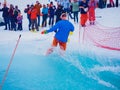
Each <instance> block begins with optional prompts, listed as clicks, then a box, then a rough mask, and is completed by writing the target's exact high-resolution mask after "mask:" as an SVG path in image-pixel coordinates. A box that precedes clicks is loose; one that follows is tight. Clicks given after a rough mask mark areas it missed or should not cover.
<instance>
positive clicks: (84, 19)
mask: <svg viewBox="0 0 120 90" xmlns="http://www.w3.org/2000/svg"><path fill="white" fill-rule="evenodd" d="M80 19H81V22H80V24H81V25H85V23H86V22H87V19H88V15H87V14H81V17H80Z"/></svg>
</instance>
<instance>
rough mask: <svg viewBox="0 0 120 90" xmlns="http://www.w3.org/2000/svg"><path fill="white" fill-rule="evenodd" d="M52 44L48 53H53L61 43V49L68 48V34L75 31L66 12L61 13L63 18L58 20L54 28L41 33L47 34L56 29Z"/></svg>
mask: <svg viewBox="0 0 120 90" xmlns="http://www.w3.org/2000/svg"><path fill="white" fill-rule="evenodd" d="M56 30H57V32H56V33H55V36H54V39H53V42H52V46H51V48H50V49H48V51H47V53H46V55H48V54H51V53H52V52H53V50H54V48H55V47H57V45H58V44H59V46H60V49H61V50H62V51H65V50H66V46H67V41H68V36H69V33H70V32H73V31H74V26H73V24H72V23H71V22H69V21H68V20H67V15H66V13H62V14H61V20H60V21H59V22H57V23H56V24H55V25H54V26H53V27H52V28H50V29H49V30H44V31H42V32H41V34H47V33H50V32H53V31H56Z"/></svg>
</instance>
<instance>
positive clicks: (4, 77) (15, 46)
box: [0, 34, 21, 90]
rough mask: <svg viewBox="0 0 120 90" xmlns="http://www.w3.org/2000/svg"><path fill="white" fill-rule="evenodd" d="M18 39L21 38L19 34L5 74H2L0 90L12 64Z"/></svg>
mask: <svg viewBox="0 0 120 90" xmlns="http://www.w3.org/2000/svg"><path fill="white" fill-rule="evenodd" d="M20 38H21V34H20V35H19V38H18V40H17V44H16V46H15V48H14V51H13V53H12V56H11V59H10V62H9V64H8V67H7V69H6V72H5V74H4V77H3V79H2V82H1V85H0V90H2V87H3V85H4V82H5V80H6V77H7V75H8V71H9V69H10V65H11V64H12V61H13V58H14V55H15V52H16V49H17V47H18V44H19V41H20Z"/></svg>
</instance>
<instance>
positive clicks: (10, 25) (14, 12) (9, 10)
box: [0, 3, 23, 31]
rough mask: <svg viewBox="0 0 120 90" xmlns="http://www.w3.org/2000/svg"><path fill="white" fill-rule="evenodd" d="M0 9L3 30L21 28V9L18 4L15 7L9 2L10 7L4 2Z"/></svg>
mask: <svg viewBox="0 0 120 90" xmlns="http://www.w3.org/2000/svg"><path fill="white" fill-rule="evenodd" d="M0 11H2V12H3V14H2V17H3V20H4V24H5V29H4V30H14V31H16V30H20V31H21V30H23V28H22V19H23V16H22V15H21V11H20V10H19V8H18V6H17V5H16V6H15V7H14V6H13V5H12V4H10V7H8V6H7V4H6V3H4V4H3V8H0Z"/></svg>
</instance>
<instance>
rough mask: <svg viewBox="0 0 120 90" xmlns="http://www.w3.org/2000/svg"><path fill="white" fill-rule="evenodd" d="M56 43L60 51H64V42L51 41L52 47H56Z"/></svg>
mask: <svg viewBox="0 0 120 90" xmlns="http://www.w3.org/2000/svg"><path fill="white" fill-rule="evenodd" d="M58 43H59V45H60V49H62V50H66V42H61V41H58V40H57V39H56V38H54V39H53V42H52V46H53V47H57V45H58Z"/></svg>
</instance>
